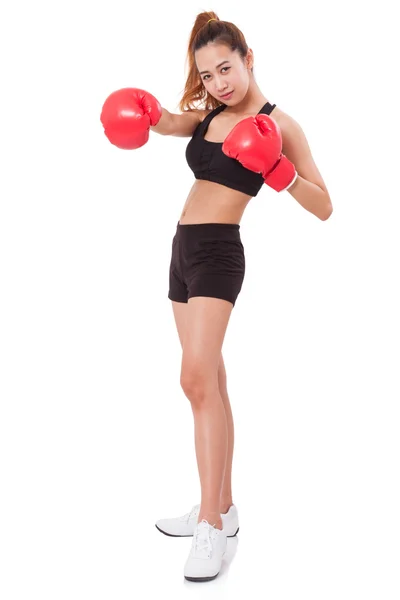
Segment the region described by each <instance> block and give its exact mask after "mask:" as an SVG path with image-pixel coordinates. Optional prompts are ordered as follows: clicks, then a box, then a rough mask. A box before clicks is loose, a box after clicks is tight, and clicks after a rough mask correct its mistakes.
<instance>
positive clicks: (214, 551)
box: [184, 519, 227, 581]
mask: <svg viewBox="0 0 400 600" xmlns="http://www.w3.org/2000/svg"><path fill="white" fill-rule="evenodd" d="M226 540H227V536H226V533H225V531H224V530H223V529H222V530H221V529H217V528H216V527H214V526H213V525H210V523H209V522H208V521H206V520H205V519H202V520H201V521H200V523H198V524H197V526H196V527H195V530H194V532H193V541H192V547H191V549H190V553H189V556H188V558H187V560H186V563H185V568H184V576H185V579H188V580H189V581H210V580H211V579H214V578H215V577H216V576H217V575H218V573H219V571H220V569H221V564H222V557H223V556H224V554H225V551H226Z"/></svg>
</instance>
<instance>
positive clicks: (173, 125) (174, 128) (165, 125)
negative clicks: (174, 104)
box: [150, 108, 204, 137]
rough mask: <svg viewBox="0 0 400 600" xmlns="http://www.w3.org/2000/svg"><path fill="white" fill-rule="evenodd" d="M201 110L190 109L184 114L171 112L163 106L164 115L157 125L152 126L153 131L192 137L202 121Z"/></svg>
mask: <svg viewBox="0 0 400 600" xmlns="http://www.w3.org/2000/svg"><path fill="white" fill-rule="evenodd" d="M202 112H204V111H201V110H188V111H185V112H184V113H182V114H180V115H179V114H174V113H170V112H169V111H168V110H167V109H166V108H162V115H161V118H160V120H159V121H158V123H157V125H154V127H150V129H151V131H155V132H156V133H160V134H161V135H175V136H178V137H191V136H192V135H193V132H194V130H195V129H196V127H197V126H198V124H199V123H200V122H201V115H202Z"/></svg>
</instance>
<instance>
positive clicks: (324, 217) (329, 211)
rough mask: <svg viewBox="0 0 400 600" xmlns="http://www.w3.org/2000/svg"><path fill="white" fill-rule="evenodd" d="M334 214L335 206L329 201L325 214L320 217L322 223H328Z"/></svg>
mask: <svg viewBox="0 0 400 600" xmlns="http://www.w3.org/2000/svg"><path fill="white" fill-rule="evenodd" d="M332 213H333V206H332V203H331V201H330V200H329V202H328V204H327V205H326V206H325V208H324V212H323V213H322V214H321V215H319V218H320V219H321V221H327V220H328V219H329V217H330V216H331V214H332Z"/></svg>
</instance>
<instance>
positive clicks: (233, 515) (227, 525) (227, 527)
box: [156, 504, 239, 537]
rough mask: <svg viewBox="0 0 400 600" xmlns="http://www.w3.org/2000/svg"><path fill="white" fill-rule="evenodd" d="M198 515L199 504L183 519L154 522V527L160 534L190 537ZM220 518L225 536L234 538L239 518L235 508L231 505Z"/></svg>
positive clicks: (237, 529)
mask: <svg viewBox="0 0 400 600" xmlns="http://www.w3.org/2000/svg"><path fill="white" fill-rule="evenodd" d="M199 513H200V504H196V505H195V506H193V508H192V510H191V511H190V512H188V513H186V514H185V515H183V517H176V518H174V519H160V520H159V521H157V522H156V527H157V529H158V530H159V531H161V533H165V535H170V536H171V537H191V536H192V535H193V532H194V530H195V528H196V525H197V520H198V516H199ZM221 518H222V526H223V528H224V531H225V533H226V536H227V537H234V536H235V535H236V534H237V532H238V531H239V516H238V511H237V508H236V506H235V505H234V504H232V506H231V507H230V508H229V510H228V512H227V513H225V514H221Z"/></svg>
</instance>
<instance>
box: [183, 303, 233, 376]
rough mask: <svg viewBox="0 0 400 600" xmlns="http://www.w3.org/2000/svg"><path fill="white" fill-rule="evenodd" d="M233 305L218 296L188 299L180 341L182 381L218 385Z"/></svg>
mask: <svg viewBox="0 0 400 600" xmlns="http://www.w3.org/2000/svg"><path fill="white" fill-rule="evenodd" d="M232 308H233V307H232V303H231V302H227V301H226V300H221V299H219V298H211V297H203V296H196V297H194V298H190V299H189V301H188V305H187V314H186V321H185V330H184V334H183V344H182V350H183V353H182V371H181V382H182V384H185V385H189V386H191V385H194V386H196V385H200V386H204V385H211V386H214V385H218V384H219V382H218V379H219V371H220V362H221V353H222V346H223V342H224V338H225V333H226V329H227V326H228V323H229V319H230V316H231V313H232Z"/></svg>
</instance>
